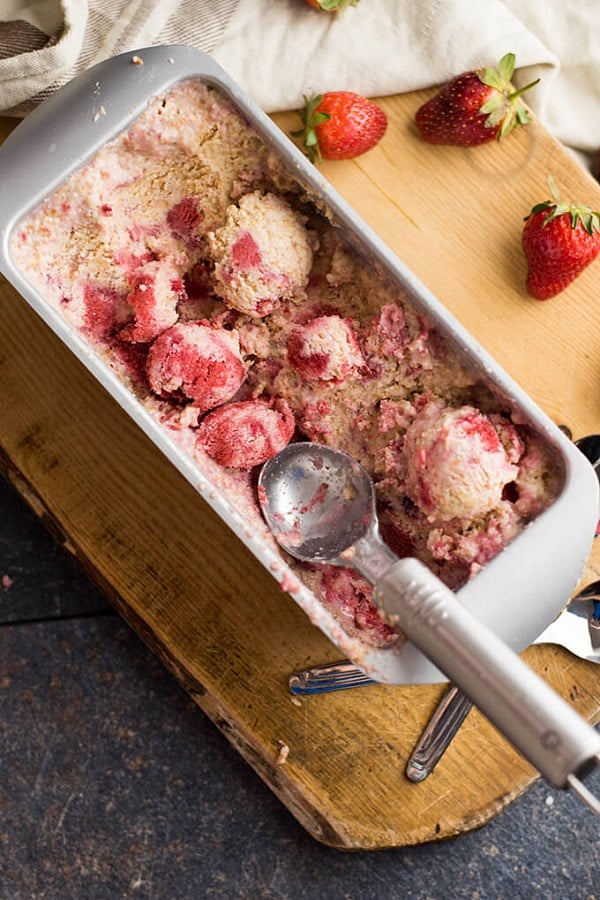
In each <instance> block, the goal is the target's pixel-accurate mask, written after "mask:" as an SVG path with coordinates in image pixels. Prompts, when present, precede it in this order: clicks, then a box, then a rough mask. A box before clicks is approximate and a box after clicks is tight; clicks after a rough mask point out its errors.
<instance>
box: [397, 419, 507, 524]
mask: <svg viewBox="0 0 600 900" xmlns="http://www.w3.org/2000/svg"><path fill="white" fill-rule="evenodd" d="M402 454H403V459H404V465H405V490H406V493H407V494H408V496H409V497H410V499H411V500H412V501H413V502H414V503H416V504H417V506H419V507H420V509H421V510H422V511H423V512H424V513H425V514H426V515H427V516H428V518H429V519H430V520H434V519H439V520H442V521H444V520H448V519H452V518H455V517H458V518H461V519H477V518H478V517H480V516H484V515H486V514H487V513H489V512H490V511H491V510H493V509H494V508H496V507H497V506H498V505H499V504H500V502H501V500H502V493H503V490H504V488H505V486H506V485H507V484H509V483H510V482H513V481H514V480H515V478H516V477H517V474H518V467H517V466H516V465H514V464H513V463H512V462H511V461H510V459H509V456H508V453H507V451H506V449H505V447H504V445H503V443H502V441H501V440H500V437H499V434H498V431H497V430H496V428H495V427H494V425H493V424H492V422H491V421H490V419H489V418H487V417H486V416H485V415H484V414H483V413H482V412H480V411H479V410H477V409H475V408H474V407H472V406H462V407H460V408H459V409H455V408H452V407H444V406H442V404H440V403H429V404H428V405H427V406H426V407H425V408H424V409H423V410H422V411H421V412H420V413H419V414H418V415H417V417H416V418H415V419H414V421H413V422H412V424H411V425H410V426H409V428H408V429H407V432H406V436H405V440H404V446H403V450H402Z"/></svg>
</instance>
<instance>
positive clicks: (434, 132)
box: [415, 53, 539, 147]
mask: <svg viewBox="0 0 600 900" xmlns="http://www.w3.org/2000/svg"><path fill="white" fill-rule="evenodd" d="M514 69H515V55H514V53H507V54H506V55H505V56H503V57H502V59H501V60H500V62H499V63H498V68H497V69H479V70H476V71H472V72H463V73H462V75H457V76H456V78H453V79H452V81H449V82H448V83H447V84H446V85H444V87H443V88H442V89H441V90H440V91H439V92H438V93H437V94H436V95H435V96H434V97H432V98H431V100H428V101H427V103H424V104H423V106H421V107H419V109H418V110H417V113H416V115H415V122H416V124H417V128H418V129H419V131H420V133H421V137H422V138H423V140H424V141H426V142H427V143H428V144H453V145H455V146H459V147H476V146H477V145H478V144H485V143H487V142H488V141H493V140H494V139H497V140H500V139H501V138H503V137H504V136H505V135H507V134H509V132H511V131H512V130H513V129H514V128H516V127H517V126H518V125H525V124H527V122H529V121H530V118H531V116H530V114H529V111H528V110H527V107H526V106H525V105H524V104H523V101H522V100H521V95H522V94H524V93H525V91H528V90H529V89H530V88H532V87H533V86H534V84H537V83H538V81H539V78H538V79H536V80H535V81H532V82H531V83H530V84H528V85H527V86H526V87H523V88H520V89H519V90H517V89H516V88H515V87H514V85H513V84H512V82H511V78H512V76H513V72H514Z"/></svg>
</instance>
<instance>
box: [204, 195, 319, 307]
mask: <svg viewBox="0 0 600 900" xmlns="http://www.w3.org/2000/svg"><path fill="white" fill-rule="evenodd" d="M207 240H208V251H209V256H210V258H211V260H212V261H213V263H214V274H213V284H214V288H215V292H216V293H217V294H218V295H219V297H221V298H222V299H223V300H224V301H225V303H226V304H227V306H229V307H231V308H232V309H237V310H239V312H243V313H247V314H248V315H252V316H264V315H267V314H268V313H270V312H272V311H273V310H274V309H275V308H276V307H277V306H278V305H279V304H280V303H281V301H282V300H287V299H289V298H291V297H293V296H295V295H297V296H303V294H304V288H305V285H306V281H307V279H308V275H309V273H310V270H311V266H312V261H313V246H312V242H311V238H310V234H309V232H308V231H307V230H306V228H305V227H304V219H303V217H302V216H300V215H299V213H298V212H296V211H294V210H293V209H292V208H291V207H290V206H289V205H288V203H286V201H285V200H284V199H283V198H282V197H279V196H277V195H276V194H271V193H268V194H261V193H259V192H258V191H254V192H252V193H250V194H245V195H244V196H243V197H242V198H241V200H240V201H239V204H237V205H232V206H230V207H229V208H228V210H227V212H226V221H225V224H224V225H223V226H222V227H221V228H219V229H217V230H216V231H214V232H211V233H209V234H208V235H207Z"/></svg>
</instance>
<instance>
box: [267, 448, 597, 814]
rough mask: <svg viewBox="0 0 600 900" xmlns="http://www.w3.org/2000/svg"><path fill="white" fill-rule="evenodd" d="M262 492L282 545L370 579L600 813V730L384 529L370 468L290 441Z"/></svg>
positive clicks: (398, 615)
mask: <svg viewBox="0 0 600 900" xmlns="http://www.w3.org/2000/svg"><path fill="white" fill-rule="evenodd" d="M258 495H259V501H260V504H261V508H262V511H263V515H264V517H265V520H266V522H267V524H268V526H269V528H270V529H271V531H272V532H273V535H274V536H275V538H276V540H277V541H278V543H279V544H280V546H281V547H282V548H283V549H284V550H285V551H287V552H288V553H289V554H290V555H291V556H293V557H295V558H296V559H299V560H301V561H304V562H310V563H327V564H329V565H337V566H349V567H351V568H355V569H356V570H357V571H358V572H360V573H361V574H362V575H363V576H364V577H365V578H366V579H367V580H368V581H369V582H370V583H371V584H372V585H373V587H374V590H373V602H374V603H375V606H376V607H377V609H378V611H379V614H380V615H381V617H382V618H383V620H384V621H385V622H387V623H388V624H389V625H391V626H392V627H395V628H398V629H399V630H400V631H402V632H403V633H404V634H405V635H406V636H407V637H408V639H409V640H410V641H412V642H413V643H414V644H415V645H416V646H417V647H418V648H419V649H420V650H421V652H422V653H424V654H425V655H426V656H427V657H428V658H429V659H431V660H432V662H434V663H435V664H436V665H437V666H438V667H439V668H440V669H441V670H442V671H443V672H444V673H445V674H446V676H447V677H448V678H449V680H451V681H453V682H454V684H456V685H457V686H458V687H459V688H461V690H462V691H463V692H464V693H465V694H467V696H468V697H470V699H471V700H472V701H473V702H474V703H475V704H476V705H477V706H478V707H479V709H480V710H481V711H482V712H483V713H484V714H485V715H486V716H487V717H488V718H489V719H490V721H491V722H492V723H493V724H494V725H495V726H496V727H497V728H498V729H499V730H500V731H501V732H502V733H503V734H504V735H505V736H506V737H507V738H508V739H509V740H510V741H511V742H512V743H513V744H514V745H515V747H517V749H518V750H519V751H520V752H521V753H522V754H523V756H525V758H526V759H528V760H529V762H531V763H532V764H533V765H534V766H535V767H536V768H537V769H538V771H539V772H540V773H541V774H542V775H543V776H544V777H545V778H547V780H548V781H549V782H550V783H551V784H553V785H554V786H555V787H558V788H569V787H570V788H571V789H572V790H574V791H575V792H576V793H577V794H578V795H579V796H580V797H581V799H582V800H583V801H584V802H585V803H587V804H588V806H589V807H590V808H591V809H593V811H594V812H595V813H596V814H598V815H600V800H599V799H598V798H596V797H595V795H594V794H592V793H591V791H590V790H589V789H588V788H587V787H586V785H585V784H584V783H583V782H582V781H581V780H580V779H581V778H583V777H585V776H586V775H587V774H589V772H591V771H592V770H593V769H594V768H595V766H596V765H598V764H600V734H598V733H597V732H596V731H595V730H594V729H593V728H592V727H591V726H590V725H588V723H587V722H585V721H584V720H583V719H582V718H581V716H579V715H578V714H577V713H576V712H575V711H574V710H573V709H572V707H570V706H569V705H568V703H566V701H564V700H563V699H562V698H561V697H560V696H559V695H558V694H556V693H555V692H554V691H553V690H552V689H551V688H550V686H549V685H548V684H547V683H546V682H545V681H544V680H543V679H541V678H540V677H539V676H538V675H537V674H536V673H535V672H534V671H533V670H532V669H530V668H529V666H527V665H526V663H524V662H523V660H522V659H521V657H520V656H518V654H516V653H515V652H513V650H511V649H510V648H509V647H508V646H507V645H506V644H505V643H504V642H503V641H502V640H501V639H500V638H499V637H498V636H497V635H496V634H495V633H494V632H493V631H491V630H490V629H489V628H487V626H485V625H483V624H482V623H481V622H480V621H479V620H478V619H477V618H476V617H475V616H474V615H473V614H472V613H470V612H469V611H468V610H467V609H466V608H465V607H464V606H463V605H462V604H461V603H460V602H459V601H458V599H457V597H456V595H455V594H454V593H453V592H452V591H451V590H450V589H449V588H448V587H446V585H444V584H443V582H441V581H440V580H439V579H438V578H437V577H436V576H435V575H433V573H431V572H430V571H429V569H427V568H426V567H425V566H424V565H423V564H422V563H421V562H419V560H417V559H413V558H405V559H399V558H398V557H397V556H396V555H395V554H394V553H393V552H392V551H391V550H390V549H389V547H387V546H386V544H384V542H383V541H382V540H381V537H380V536H379V528H378V522H377V513H376V507H375V491H374V487H373V483H372V480H371V478H370V476H369V474H368V473H367V472H366V470H365V469H364V468H363V467H362V466H361V465H360V464H359V463H358V462H357V461H356V460H354V459H352V458H351V457H349V456H347V455H346V454H345V453H341V452H340V451H337V450H332V449H331V448H329V447H325V446H322V445H320V444H315V443H310V442H307V443H297V444H290V445H288V446H287V447H286V448H285V449H284V450H282V451H281V453H279V454H277V456H275V457H273V458H272V459H271V460H269V461H268V462H266V463H265V465H264V466H263V468H262V470H261V473H260V476H259V482H258Z"/></svg>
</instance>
